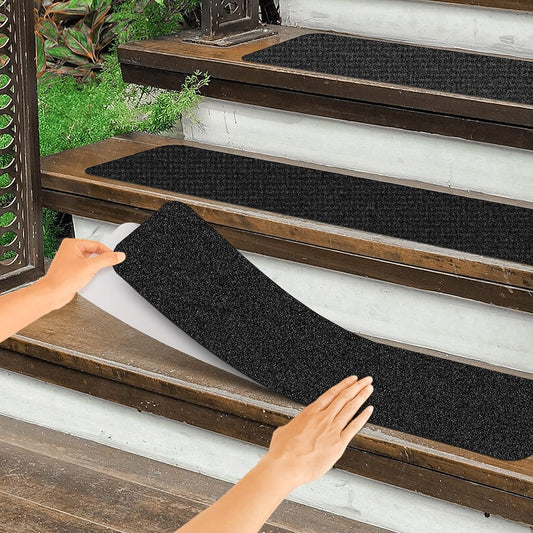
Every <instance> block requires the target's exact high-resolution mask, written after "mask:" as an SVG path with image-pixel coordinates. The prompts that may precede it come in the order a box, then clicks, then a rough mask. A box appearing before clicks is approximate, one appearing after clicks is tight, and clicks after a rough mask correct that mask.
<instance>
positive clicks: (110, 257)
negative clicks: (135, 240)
mask: <svg viewBox="0 0 533 533" xmlns="http://www.w3.org/2000/svg"><path fill="white" fill-rule="evenodd" d="M124 259H126V254H125V253H124V252H113V251H109V252H105V253H102V254H100V255H97V256H95V257H91V259H89V262H90V264H91V267H92V270H93V271H94V272H97V271H98V270H100V269H101V268H104V267H109V266H113V265H117V264H118V263H121V262H122V261H124Z"/></svg>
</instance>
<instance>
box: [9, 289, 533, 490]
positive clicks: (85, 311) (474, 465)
mask: <svg viewBox="0 0 533 533" xmlns="http://www.w3.org/2000/svg"><path fill="white" fill-rule="evenodd" d="M94 331H98V332H100V334H99V335H98V336H95V335H94V334H93V332H94ZM52 332H53V333H52ZM3 346H4V347H6V348H8V349H11V350H14V351H17V352H20V353H23V354H27V355H30V356H32V357H36V358H38V359H43V360H45V361H51V362H53V363H55V364H56V365H60V366H65V367H67V368H73V369H79V370H81V371H83V372H87V373H89V374H92V375H96V376H102V377H105V378H107V379H112V380H115V381H119V382H122V383H126V384H128V385H129V386H131V387H132V388H133V390H135V389H139V390H148V391H154V392H156V393H160V394H165V395H168V396H172V397H175V398H180V399H182V400H183V401H186V402H189V403H191V404H196V405H200V406H201V405H204V406H208V407H210V408H215V409H217V410H219V411H220V412H223V413H228V414H231V415H237V416H239V417H242V418H243V419H246V420H250V421H257V422H259V423H261V424H270V425H272V426H274V427H276V426H278V425H281V424H284V423H286V422H287V421H288V420H289V419H290V417H292V416H294V414H296V412H297V411H298V410H299V409H301V405H300V404H298V403H295V402H291V401H290V400H288V399H286V398H284V397H283V396H281V395H279V394H276V393H273V392H271V391H269V390H268V389H265V388H264V387H261V386H258V385H255V384H253V383H251V382H249V381H247V380H244V379H243V378H240V377H238V376H235V375H233V374H230V373H228V372H225V371H223V370H221V369H219V368H216V367H213V366H211V365H208V364H207V363H204V362H203V361H199V360H197V359H195V358H193V357H191V356H188V355H186V354H184V353H182V352H179V351H177V350H174V349H172V348H170V347H168V346H166V345H163V344H161V343H159V342H157V341H155V340H154V339H151V338H150V337H148V336H146V335H143V334H141V333H139V332H138V331H136V330H135V329H133V328H131V327H129V326H127V325H126V324H124V323H123V322H121V321H120V320H118V319H116V318H114V317H112V316H110V315H108V314H107V313H105V312H104V311H102V310H101V309H99V308H98V307H96V306H94V305H93V304H91V303H89V302H88V301H86V300H84V299H83V298H81V297H79V296H78V297H76V298H75V300H74V301H72V302H71V303H69V304H68V305H67V306H65V307H64V308H62V309H60V310H58V311H55V312H52V313H50V314H48V315H46V316H44V317H43V318H41V319H39V320H38V321H37V322H35V323H34V324H32V325H30V326H28V327H27V328H25V329H24V330H22V331H21V332H20V333H19V334H18V335H16V336H14V337H13V338H11V339H10V340H8V341H5V342H4V343H3ZM147 354H150V356H149V357H148V356H147ZM4 365H5V363H4ZM130 394H134V392H131V393H130ZM212 429H213V430H217V427H216V425H215V426H214V427H213V428H212ZM350 446H355V447H357V448H359V449H361V450H366V451H369V452H371V453H377V454H380V455H384V456H387V457H391V458H394V459H395V460H396V461H399V463H408V464H409V463H410V464H413V465H417V466H421V467H423V469H424V470H425V469H431V470H435V471H438V472H443V473H446V474H451V475H453V476H456V477H459V478H463V479H465V480H469V481H473V482H480V483H482V484H483V485H488V486H492V487H496V488H498V489H501V490H504V491H508V492H510V493H516V494H520V495H523V496H527V497H530V498H533V458H531V457H530V458H528V459H524V460H521V461H515V462H509V461H502V460H498V459H495V458H491V457H487V456H482V455H479V454H475V453H473V452H467V451H466V450H461V449H459V448H454V447H452V446H447V445H444V444H439V443H436V442H433V441H428V440H425V439H421V438H418V437H414V436H412V435H407V434H403V433H400V432H396V431H392V430H385V429H384V428H380V427H379V426H374V425H372V424H371V423H370V424H368V425H367V427H366V428H365V429H364V430H363V432H362V433H361V434H360V435H358V436H357V437H356V438H355V439H354V441H353V442H352V443H351V445H350ZM360 466H361V464H354V465H347V466H346V468H347V469H349V470H351V471H355V472H357V471H358V468H359V467H360Z"/></svg>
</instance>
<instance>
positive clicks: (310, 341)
mask: <svg viewBox="0 0 533 533" xmlns="http://www.w3.org/2000/svg"><path fill="white" fill-rule="evenodd" d="M115 249H116V250H122V251H124V252H125V253H126V256H127V258H126V260H125V261H124V262H123V263H121V264H119V265H116V266H115V267H114V268H115V270H116V272H117V273H118V274H119V275H120V276H121V277H122V278H123V279H124V280H126V281H127V282H128V283H129V284H130V285H131V286H132V287H133V288H134V289H135V290H136V291H137V292H139V293H140V294H141V295H142V296H143V297H144V298H145V299H146V300H147V301H148V302H149V303H151V304H152V305H153V306H154V307H156V308H157V309H158V310H159V311H161V312H162V313H163V314H164V315H165V316H166V317H168V318H169V319H170V320H171V321H172V322H174V323H175V324H176V325H177V326H178V327H180V328H181V329H182V330H183V331H184V332H185V333H187V334H188V335H190V336H191V337H192V338H194V339H196V340H197V341H198V342H199V343H200V344H202V345H203V346H205V347H206V348H207V349H208V350H210V351H211V352H212V353H214V354H215V355H217V356H218V357H220V358H221V359H223V360H224V361H226V362H227V363H229V364H230V365H232V366H233V367H234V368H236V369H238V370H240V371H241V372H243V373H244V374H246V375H248V376H250V377H251V378H253V379H255V380H256V381H258V382H259V383H261V384H262V385H264V386H266V387H268V388H270V389H272V390H274V391H276V392H278V393H281V394H284V395H286V396H287V397H288V398H290V399H292V400H295V401H297V402H301V403H303V404H308V403H310V402H311V401H313V400H314V399H315V398H316V397H318V396H319V395H320V394H321V393H323V392H324V391H325V390H327V389H328V388H329V387H331V386H332V385H334V384H335V383H337V382H338V381H340V380H341V379H343V378H344V377H346V376H348V375H350V374H357V375H358V376H360V377H364V376H366V375H371V376H373V378H374V386H375V392H374V394H373V395H372V397H371V400H370V403H372V405H374V406H375V411H374V414H373V416H372V422H373V423H375V424H377V425H380V426H384V427H388V428H392V429H395V430H399V431H403V432H406V433H410V434H414V435H418V436H421V437H425V438H429V439H432V440H436V441H440V442H443V443H446V444H451V445H454V446H458V447H461V448H465V449H468V450H472V451H475V452H479V453H482V454H486V455H491V456H494V457H496V458H499V459H505V460H518V459H523V458H526V457H529V456H530V455H532V454H533V430H532V427H531V423H532V419H531V406H532V405H533V380H528V379H525V378H520V377H516V376H513V375H509V374H504V373H499V372H495V371H491V370H487V369H483V368H479V367H476V366H473V365H469V364H463V363H458V362H454V361H450V360H447V359H444V358H439V357H431V356H428V355H423V354H419V353H416V352H412V351H408V350H404V349H399V348H395V347H391V346H388V345H385V344H380V343H376V342H372V341H370V340H367V339H365V338H363V337H360V336H358V335H355V334H353V333H351V332H349V331H347V330H345V329H343V328H341V327H339V326H337V325H336V324H334V323H332V322H330V321H328V320H326V319H325V318H323V317H321V316H320V315H318V314H317V313H315V312H314V311H312V310H311V309H309V308H308V307H306V306H305V305H303V304H302V303H301V302H299V301H298V300H296V299H295V298H293V297H292V296H291V295H289V294H288V293H287V292H285V291H284V290H283V289H281V288H280V287H279V286H278V285H276V284H275V283H274V282H273V281H272V280H271V279H270V278H268V277H267V276H266V275H265V274H263V273H262V272H261V271H260V270H258V269H257V268H256V267H255V266H254V265H253V264H252V263H250V262H249V261H248V260H247V259H246V258H245V257H244V256H243V255H242V254H240V253H239V252H238V251H237V250H236V249H235V248H233V247H232V246H231V245H230V244H229V243H228V242H227V241H226V240H225V239H224V238H223V237H222V236H221V235H220V234H218V233H217V232H216V231H215V230H214V229H213V228H212V227H211V226H210V225H209V224H208V223H206V222H205V221H204V220H203V219H202V218H201V217H200V216H199V215H197V214H196V213H195V212H194V211H193V210H192V209H191V208H189V207H188V206H187V205H185V204H182V203H180V202H170V203H168V204H165V205H164V206H163V207H162V208H161V209H160V210H159V211H157V212H156V213H155V214H154V215H152V217H151V218H150V219H149V220H148V221H146V222H145V223H144V224H142V225H141V226H140V227H139V228H137V229H136V230H135V231H134V232H133V233H131V234H130V235H129V236H127V237H126V238H125V239H124V240H122V241H121V242H120V243H119V244H118V245H117V246H116V248H115ZM472 334H473V335H476V334H477V333H476V332H475V331H473V332H472Z"/></svg>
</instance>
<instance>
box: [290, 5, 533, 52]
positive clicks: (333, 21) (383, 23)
mask: <svg viewBox="0 0 533 533" xmlns="http://www.w3.org/2000/svg"><path fill="white" fill-rule="evenodd" d="M280 13H281V17H282V24H283V25H285V26H301V27H304V28H313V29H318V30H330V31H335V32H342V33H350V34H353V35H357V36H361V37H372V38H378V39H385V40H392V41H399V42H404V43H410V44H417V45H428V46H435V47H437V48H452V49H457V50H466V51H475V52H481V53H485V54H490V55H505V56H510V57H515V58H523V59H533V13H529V12H525V11H511V10H504V9H493V8H486V7H479V6H468V5H460V4H452V3H444V2H431V1H419V0H328V1H327V2H324V1H323V0H280Z"/></svg>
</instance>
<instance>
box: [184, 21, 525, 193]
mask: <svg viewBox="0 0 533 533" xmlns="http://www.w3.org/2000/svg"><path fill="white" fill-rule="evenodd" d="M531 31H532V32H533V28H532V30H531ZM183 134H184V136H185V139H186V140H191V141H198V142H202V143H206V144H211V145H216V146H224V147H228V148H235V149H238V150H244V151H249V152H256V153H260V154H266V155H272V156H279V157H286V158H288V159H292V160H295V161H302V162H307V163H316V164H321V165H327V166H331V167H338V168H345V169H348V170H355V171H361V172H367V173H370V174H376V175H379V176H387V177H391V178H397V179H400V180H413V181H418V182H421V183H428V184H431V185H438V186H441V187H444V188H451V189H459V190H462V191H474V192H479V193H485V194H487V195H491V196H500V197H503V198H510V199H515V200H523V201H529V202H533V150H532V151H530V150H524V149H519V148H511V147H505V146H499V145H495V144H489V143H481V142H474V141H468V140H464V139H459V138H454V137H446V136H443V135H435V134H430V133H422V132H415V131H408V130H402V129H396V128H387V127H383V126H375V125H371V124H361V123H357V122H350V121H345V120H338V119H332V118H326V117H318V116H311V115H305V114H302V113H295V112H291V111H281V110H276V109H269V108H266V107H260V106H253V105H249V104H241V103H233V102H227V101H224V100H217V99H213V98H204V99H203V100H202V101H201V102H200V104H199V105H198V107H197V108H196V109H195V111H194V115H193V116H192V117H185V118H184V119H183Z"/></svg>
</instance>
